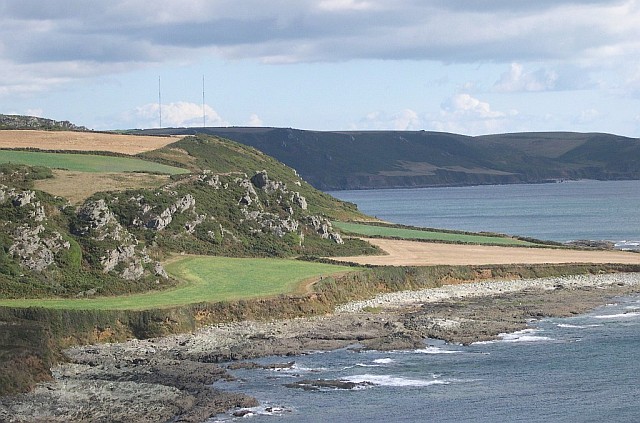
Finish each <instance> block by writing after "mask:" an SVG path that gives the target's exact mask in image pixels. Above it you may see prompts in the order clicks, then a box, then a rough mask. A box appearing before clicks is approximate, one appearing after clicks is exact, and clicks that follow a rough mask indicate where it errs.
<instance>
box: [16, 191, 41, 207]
mask: <svg viewBox="0 0 640 423" xmlns="http://www.w3.org/2000/svg"><path fill="white" fill-rule="evenodd" d="M35 198H36V193H35V192H33V191H22V192H20V193H18V194H16V196H15V197H13V198H12V199H11V202H12V203H13V205H14V206H16V207H24V206H26V205H27V204H31V202H32V201H33V200H34V199H35Z"/></svg>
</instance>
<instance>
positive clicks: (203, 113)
mask: <svg viewBox="0 0 640 423" xmlns="http://www.w3.org/2000/svg"><path fill="white" fill-rule="evenodd" d="M206 126H207V114H206V113H205V111H204V75H202V128H205V127H206Z"/></svg>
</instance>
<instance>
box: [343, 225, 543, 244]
mask: <svg viewBox="0 0 640 423" xmlns="http://www.w3.org/2000/svg"><path fill="white" fill-rule="evenodd" d="M333 226H335V227H336V228H338V229H340V230H342V231H346V232H350V233H353V234H357V235H362V236H380V237H387V238H401V239H407V240H427V241H441V242H453V243H465V244H483V245H487V244H489V245H509V246H533V245H537V244H533V243H531V242H527V241H522V240H519V239H515V238H508V237H500V236H487V235H471V234H463V233H456V232H440V231H430V230H420V229H407V228H396V227H391V226H378V225H365V224H362V223H346V222H333Z"/></svg>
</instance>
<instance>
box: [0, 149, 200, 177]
mask: <svg viewBox="0 0 640 423" xmlns="http://www.w3.org/2000/svg"><path fill="white" fill-rule="evenodd" d="M0 163H18V164H24V165H29V166H44V167H49V168H53V169H67V170H73V171H79V172H149V173H165V174H169V175H175V174H180V173H188V172H189V171H188V170H187V169H181V168H178V167H174V166H167V165H163V164H160V163H154V162H150V161H146V160H141V159H137V158H133V157H113V156H99V155H91V154H69V153H44V152H38V151H17V150H0Z"/></svg>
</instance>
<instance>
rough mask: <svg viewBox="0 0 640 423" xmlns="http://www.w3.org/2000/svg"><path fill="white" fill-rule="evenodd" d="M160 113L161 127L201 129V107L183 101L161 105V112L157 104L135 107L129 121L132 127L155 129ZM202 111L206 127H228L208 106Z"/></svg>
mask: <svg viewBox="0 0 640 423" xmlns="http://www.w3.org/2000/svg"><path fill="white" fill-rule="evenodd" d="M160 111H162V126H163V127H169V126H177V127H183V126H184V127H201V126H202V124H203V113H202V105H201V104H196V103H189V102H185V101H179V102H175V103H168V104H163V105H162V110H160V108H159V106H158V103H150V104H145V105H144V106H140V107H137V108H136V109H135V110H134V111H133V113H132V114H131V115H132V116H131V118H130V119H129V120H130V121H133V122H135V123H134V126H135V127H138V128H153V127H157V126H159V125H160ZM204 111H205V116H206V125H207V126H228V125H229V123H228V122H226V121H225V120H223V119H222V118H221V117H220V115H218V112H216V111H215V110H213V109H212V108H211V107H210V106H209V105H205V109H204Z"/></svg>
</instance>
